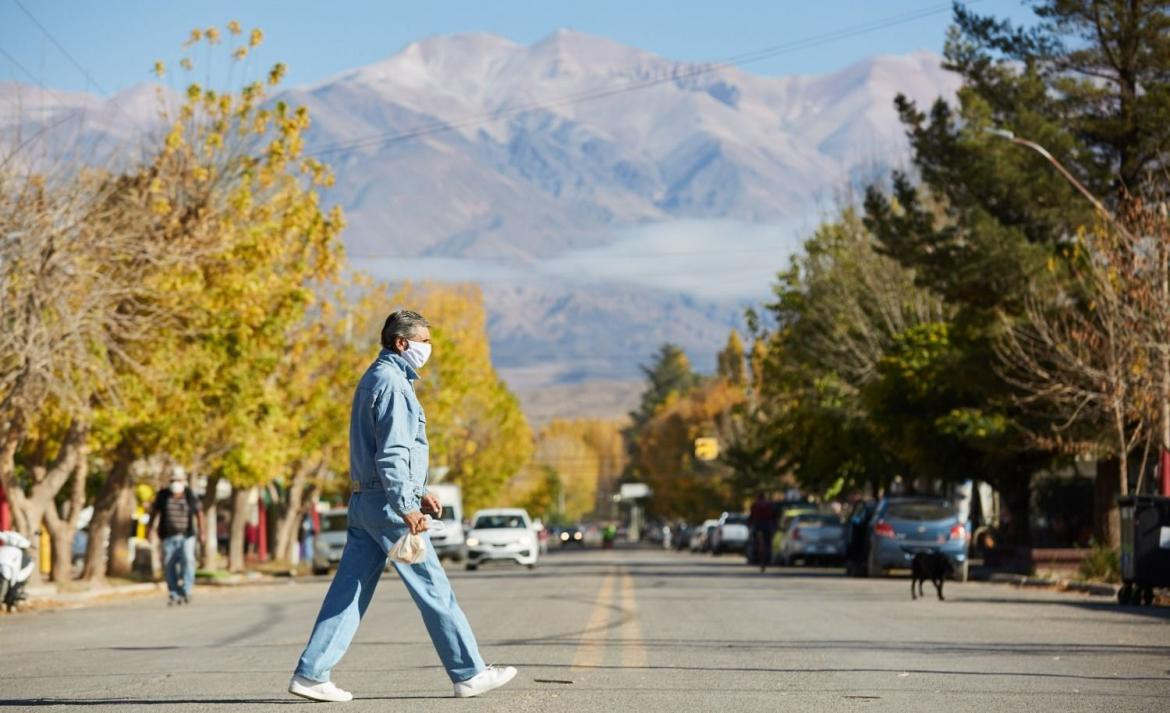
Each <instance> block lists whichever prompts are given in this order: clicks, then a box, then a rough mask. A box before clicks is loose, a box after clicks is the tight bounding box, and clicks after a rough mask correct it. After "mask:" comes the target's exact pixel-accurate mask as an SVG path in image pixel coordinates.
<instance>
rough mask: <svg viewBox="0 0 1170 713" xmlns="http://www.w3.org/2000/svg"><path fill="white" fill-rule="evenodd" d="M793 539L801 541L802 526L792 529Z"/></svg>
mask: <svg viewBox="0 0 1170 713" xmlns="http://www.w3.org/2000/svg"><path fill="white" fill-rule="evenodd" d="M792 539H794V540H796V541H798V542H799V541H800V528H799V527H797V528H795V529H793V530H792Z"/></svg>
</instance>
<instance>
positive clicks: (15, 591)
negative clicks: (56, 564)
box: [0, 531, 36, 611]
mask: <svg viewBox="0 0 1170 713" xmlns="http://www.w3.org/2000/svg"><path fill="white" fill-rule="evenodd" d="M31 549H32V543H31V542H29V541H28V538H27V537H25V536H24V535H21V534H20V533H19V532H11V531H7V532H0V607H7V608H8V611H13V610H15V609H16V607H17V606H18V605H19V604H20V603H21V602H22V601H24V600H25V599H27V598H28V595H27V594H25V591H24V583H25V582H27V581H28V579H29V577H31V576H32V573H33V566H34V565H35V564H36V562H35V561H34V560H33V558H32V557H31V556H30V555H29V550H31Z"/></svg>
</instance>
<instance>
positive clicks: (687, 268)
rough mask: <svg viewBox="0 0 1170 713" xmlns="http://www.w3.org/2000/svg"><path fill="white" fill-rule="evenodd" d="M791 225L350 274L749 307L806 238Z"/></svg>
mask: <svg viewBox="0 0 1170 713" xmlns="http://www.w3.org/2000/svg"><path fill="white" fill-rule="evenodd" d="M811 228H812V226H811V223H810V222H809V221H807V220H805V219H794V220H789V221H783V222H773V223H745V222H741V221H733V220H682V221H671V222H665V223H655V224H650V225H645V226H640V227H635V228H627V229H623V230H621V231H619V232H618V233H617V234H616V235H615V236H613V238H612V239H611V240H610V241H609V242H608V244H607V245H606V246H604V247H599V248H591V249H588V250H575V251H571V252H568V253H565V254H563V255H560V256H557V257H555V258H551V259H547V260H543V261H538V262H534V263H530V264H521V263H519V262H515V261H513V262H504V261H499V260H493V259H466V258H430V257H421V258H381V259H360V260H355V261H354V267H356V268H357V269H360V270H364V271H366V272H369V273H370V274H372V275H374V276H375V277H377V278H379V279H383V280H388V281H391V282H400V281H404V280H414V281H441V282H477V283H480V284H496V285H534V286H535V285H539V286H549V285H556V286H560V287H565V288H571V287H574V286H580V287H585V286H588V285H596V284H598V283H618V284H626V285H633V286H638V287H644V288H650V289H655V290H662V291H665V292H672V293H681V294H687V295H691V296H693V297H696V298H699V299H707V300H717V301H724V300H745V299H747V300H751V299H760V298H762V297H764V296H766V295H767V294H768V290H769V288H770V286H771V285H772V282H773V281H774V280H775V277H776V273H777V272H778V271H780V270H782V269H784V268H785V267H786V266H787V265H788V259H789V256H791V255H792V253H793V252H794V251H795V250H798V249H799V247H800V245H801V242H802V241H803V239H804V238H805V237H806V236H807V235H808V234H809V232H810V231H811Z"/></svg>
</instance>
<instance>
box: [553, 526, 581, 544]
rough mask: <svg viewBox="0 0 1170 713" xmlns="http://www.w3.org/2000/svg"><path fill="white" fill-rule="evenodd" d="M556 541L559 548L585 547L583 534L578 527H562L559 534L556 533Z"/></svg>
mask: <svg viewBox="0 0 1170 713" xmlns="http://www.w3.org/2000/svg"><path fill="white" fill-rule="evenodd" d="M556 539H557V542H559V543H560V544H561V547H568V546H569V545H576V546H577V547H583V546H584V545H585V532H584V531H583V530H582V529H581V528H579V527H562V528H561V530H560V532H558V533H557V535H556Z"/></svg>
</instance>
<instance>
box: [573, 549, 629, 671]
mask: <svg viewBox="0 0 1170 713" xmlns="http://www.w3.org/2000/svg"><path fill="white" fill-rule="evenodd" d="M615 589H616V590H618V592H619V594H620V600H619V602H618V605H617V606H616V607H615V606H614V591H615ZM615 610H616V613H618V615H619V616H620V617H621V619H620V622H619V623H618V627H617V628H618V638H619V639H620V643H621V652H622V655H621V659H622V666H625V667H642V666H645V665H646V646H645V644H644V643H643V641H642V626H641V624H640V623H639V622H638V603H637V600H636V599H635V597H634V580H633V578H632V577H630V575H629V573H628V572H627V571H625V570H624V569H623V570H621V571H620V574H619V572H618V571H617V570H616V569H613V570H610V571H609V572H608V573H607V574H606V575H605V579H604V580H602V582H601V588H600V589H598V591H597V599H595V600H594V602H593V610H592V611H591V612H590V614H589V621H588V622H587V623H586V625H585V629H584V630H583V631H582V634H581V641H580V643H579V644H578V645H577V651H576V652H575V654H574V656H573V665H572V669H571V670H573V671H580V670H582V669H588V668H595V667H597V666H600V665H602V664H603V663H604V662H605V653H606V651H607V650H608V647H607V644H608V643H609V635H610V632H611V631H613V629H614V627H613V626H611V622H612V619H613V616H614V614H615Z"/></svg>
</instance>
